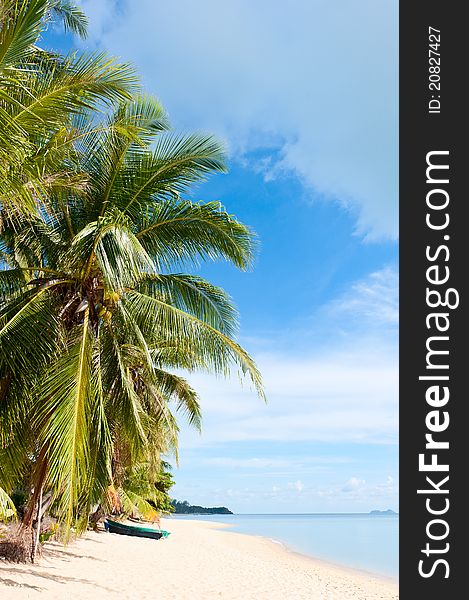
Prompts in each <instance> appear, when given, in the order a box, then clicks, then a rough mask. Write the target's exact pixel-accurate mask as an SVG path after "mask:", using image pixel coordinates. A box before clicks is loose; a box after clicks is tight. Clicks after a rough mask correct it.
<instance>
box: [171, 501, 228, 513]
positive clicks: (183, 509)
mask: <svg viewBox="0 0 469 600" xmlns="http://www.w3.org/2000/svg"><path fill="white" fill-rule="evenodd" d="M171 504H172V505H173V508H174V514H175V515H232V514H233V513H232V512H231V510H229V509H228V508H226V506H212V507H209V508H207V507H205V506H197V505H195V504H194V505H192V504H189V502H187V500H183V501H182V502H178V501H177V500H171Z"/></svg>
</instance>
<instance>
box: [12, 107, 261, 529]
mask: <svg viewBox="0 0 469 600" xmlns="http://www.w3.org/2000/svg"><path fill="white" fill-rule="evenodd" d="M76 121H77V122H76V123H75V126H76V127H78V128H79V129H80V131H82V135H81V136H80V138H79V139H78V138H77V139H76V140H74V142H73V148H74V153H72V154H70V157H69V165H68V166H69V169H70V172H73V173H76V174H77V175H79V174H82V173H86V177H87V185H86V187H85V188H84V189H83V190H81V192H80V193H76V191H75V190H73V188H71V189H70V190H65V191H64V190H63V189H60V190H55V191H53V192H51V193H50V194H49V195H48V196H47V197H45V198H43V197H41V198H40V199H39V210H38V211H37V213H36V214H35V215H31V216H30V217H29V218H28V219H25V220H23V222H22V223H21V225H20V224H18V222H17V221H15V220H14V219H9V217H8V215H6V216H5V217H4V227H3V231H2V234H1V238H2V246H3V248H2V250H3V257H4V261H5V263H6V264H7V265H8V267H7V268H6V269H5V270H4V271H3V273H1V274H0V293H1V297H2V300H1V305H0V380H1V382H2V383H1V386H2V387H1V390H2V391H1V394H2V402H1V403H0V432H1V433H0V435H2V436H3V448H4V450H3V451H2V452H3V456H2V457H1V462H2V464H3V467H2V468H3V469H4V475H3V477H4V480H5V482H6V484H8V477H9V478H10V479H9V481H10V482H11V481H12V480H14V479H15V478H17V477H19V476H21V475H22V470H24V465H25V464H26V463H27V461H28V457H31V456H32V457H33V465H32V482H31V483H32V489H33V490H34V491H33V493H32V497H31V501H30V505H29V510H28V511H26V516H25V523H26V525H30V524H31V522H32V519H33V512H34V507H35V506H36V505H37V504H38V502H39V501H40V498H41V496H42V494H43V491H44V490H46V491H47V492H48V494H49V497H50V501H51V502H52V503H53V506H54V511H55V514H56V515H57V516H58V518H59V519H60V520H61V521H62V522H63V523H64V526H65V529H66V530H70V527H71V526H72V525H75V526H79V524H80V523H82V524H84V523H86V520H87V516H88V513H89V510H90V507H91V506H92V505H93V504H96V503H99V502H104V501H105V498H106V496H107V495H109V490H110V486H111V487H112V486H113V487H114V489H117V488H118V487H119V486H121V487H122V484H123V482H124V481H125V479H126V477H127V476H128V473H129V468H130V469H131V468H132V467H133V466H134V465H137V464H139V463H145V464H147V465H148V464H152V463H153V464H157V462H158V461H159V457H160V454H161V452H164V451H166V450H167V449H168V448H171V447H175V446H176V443H177V424H176V419H175V415H174V409H172V407H173V406H175V410H176V412H177V411H183V412H185V413H186V415H187V416H188V417H189V421H190V422H191V423H192V424H195V425H198V424H199V421H200V409H199V405H198V399H197V394H196V393H195V391H194V390H193V389H192V388H191V386H190V385H189V384H188V383H187V381H186V380H185V379H184V378H182V377H181V376H180V375H178V374H177V373H176V372H175V370H176V369H185V370H187V371H193V370H196V369H205V370H207V371H210V372H213V373H217V374H221V375H228V374H229V373H230V372H231V371H232V369H233V367H235V368H237V369H238V370H239V372H240V374H241V375H247V376H248V378H249V379H250V381H251V382H252V384H253V385H254V386H255V388H256V389H257V390H258V392H259V394H261V395H262V393H263V392H262V384H261V378H260V374H259V372H258V370H257V368H256V365H255V364H254V362H253V360H252V359H251V358H250V356H249V355H248V354H247V352H246V351H245V350H244V349H243V348H241V346H239V344H237V343H236V341H235V340H234V333H235V329H236V311H235V309H234V307H233V304H232V302H231V300H230V298H229V297H228V296H227V295H226V293H225V292H224V291H223V290H222V289H220V288H219V287H216V286H214V285H212V284H210V283H209V282H207V281H206V280H204V279H202V278H201V277H199V276H195V275H193V274H187V273H186V272H184V271H183V269H184V268H191V267H193V266H194V264H196V263H198V262H199V261H201V260H216V259H225V260H227V261H229V262H231V263H232V264H234V265H235V266H236V267H238V268H240V269H246V268H247V267H248V266H249V265H250V263H251V260H252V256H253V250H254V247H255V237H254V235H253V234H252V232H251V231H250V230H249V229H248V228H247V227H246V226H245V225H243V224H241V223H240V222H239V221H237V220H236V218H235V217H233V216H232V215H230V214H228V213H227V212H226V211H225V209H224V208H223V207H222V206H221V205H220V204H219V203H216V202H208V203H194V202H192V201H189V200H187V199H184V198H183V195H184V194H185V193H186V192H187V191H188V190H189V189H190V188H191V186H192V185H193V184H194V183H196V182H198V181H201V180H203V179H204V178H205V177H206V176H207V175H208V174H210V173H212V172H222V171H224V170H225V166H224V156H223V148H222V147H221V146H220V144H219V143H218V142H217V141H216V140H215V139H214V138H212V137H211V136H206V135H187V136H182V135H174V134H172V133H170V132H168V131H167V130H168V123H167V119H166V115H165V113H164V111H163V109H162V107H161V106H160V104H159V103H158V102H157V101H156V100H154V99H152V98H147V97H143V98H136V99H134V100H133V101H130V102H126V103H123V104H122V105H121V106H120V107H119V108H118V109H117V110H116V112H115V113H114V114H113V115H112V116H111V117H109V118H108V119H107V120H106V122H105V123H103V124H101V126H99V127H97V125H96V123H95V122H94V121H92V120H91V119H90V118H89V117H88V116H87V115H84V116H81V117H80V119H77V120H76ZM78 121H79V122H78ZM0 477H1V473H0ZM4 487H5V485H4Z"/></svg>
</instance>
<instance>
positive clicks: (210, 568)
mask: <svg viewBox="0 0 469 600" xmlns="http://www.w3.org/2000/svg"><path fill="white" fill-rule="evenodd" d="M162 526H163V527H164V528H166V529H169V530H170V531H171V535H170V536H169V538H168V539H167V540H164V541H158V542H155V541H154V540H145V539H138V538H132V537H124V536H117V535H112V534H105V533H93V532H91V533H88V534H87V535H86V536H85V537H84V538H82V539H80V540H78V541H77V542H75V543H73V544H71V545H70V546H68V547H67V548H63V547H62V546H60V545H59V544H56V543H54V544H50V545H48V546H47V547H46V548H45V549H44V556H43V558H42V559H41V561H40V564H38V565H34V566H31V565H16V564H15V565H12V564H4V563H3V562H0V596H1V598H2V599H3V598H5V600H10V599H11V600H26V599H28V600H34V599H35V598H37V599H38V600H40V599H41V598H47V599H49V598H50V599H54V600H55V599H59V598H63V595H64V593H66V594H67V595H70V596H71V597H73V598H77V599H78V600H86V599H88V598H89V599H91V598H93V599H95V598H97V597H99V598H110V599H111V598H128V599H132V600H133V599H135V600H137V599H142V600H145V599H147V598H148V599H153V598H159V599H161V600H169V599H175V600H186V599H187V600H205V599H210V598H223V599H227V600H240V599H241V598H242V599H246V600H248V599H252V600H261V599H265V600H275V599H278V600H280V599H282V600H283V599H284V598H291V599H293V598H294V599H295V600H297V599H298V600H301V599H304V600H396V599H397V598H398V591H397V583H396V582H395V581H392V580H390V579H389V580H387V579H385V578H379V577H377V576H373V575H370V574H367V573H364V572H360V571H354V570H352V569H346V568H342V567H338V566H335V565H332V564H329V563H326V562H322V561H319V560H315V559H312V558H308V557H306V556H302V555H300V554H296V553H293V552H290V551H288V550H287V549H285V548H284V547H283V546H281V545H279V544H277V543H274V542H273V541H271V540H268V539H266V538H261V537H255V536H248V535H244V534H238V533H233V532H230V531H228V530H227V529H226V528H225V527H226V526H223V524H217V523H209V522H202V521H197V520H187V521H186V520H185V521H177V520H175V519H164V520H162Z"/></svg>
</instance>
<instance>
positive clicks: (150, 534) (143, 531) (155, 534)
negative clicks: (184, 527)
mask: <svg viewBox="0 0 469 600" xmlns="http://www.w3.org/2000/svg"><path fill="white" fill-rule="evenodd" d="M107 523H108V525H109V532H110V533H119V534H120V535H132V536H135V537H144V538H151V539H154V540H159V539H161V538H167V537H168V535H169V531H164V530H163V529H154V528H153V527H137V526H135V525H125V524H124V523H119V522H117V521H111V519H107Z"/></svg>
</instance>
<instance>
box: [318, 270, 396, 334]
mask: <svg viewBox="0 0 469 600" xmlns="http://www.w3.org/2000/svg"><path fill="white" fill-rule="evenodd" d="M326 310H327V311H328V312H329V317H333V318H335V319H339V318H341V319H347V318H348V319H350V317H352V319H353V322H355V323H358V324H360V326H361V327H362V328H363V326H364V324H366V325H368V326H370V325H372V326H375V327H376V326H383V325H385V326H394V327H397V325H398V322H399V277H398V274H397V271H396V269H395V268H393V267H390V266H388V267H384V268H383V269H381V270H379V271H375V272H373V273H371V274H370V275H368V277H366V278H364V279H363V280H361V281H358V282H356V283H355V284H354V285H352V288H351V290H349V291H348V292H347V293H345V294H343V296H341V297H340V298H338V299H336V300H334V301H333V302H332V303H331V304H330V305H329V306H328V307H327V308H326Z"/></svg>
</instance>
